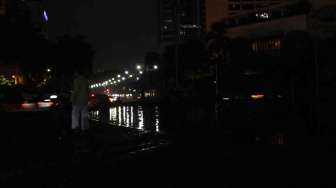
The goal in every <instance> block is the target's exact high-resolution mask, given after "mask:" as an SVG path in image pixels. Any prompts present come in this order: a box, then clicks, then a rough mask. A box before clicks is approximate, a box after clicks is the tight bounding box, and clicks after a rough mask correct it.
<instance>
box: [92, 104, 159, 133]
mask: <svg viewBox="0 0 336 188" xmlns="http://www.w3.org/2000/svg"><path fill="white" fill-rule="evenodd" d="M104 113H105V114H104ZM106 113H107V114H106ZM160 115H161V112H160V107H159V106H140V105H135V106H117V107H111V108H109V110H108V112H102V111H92V112H90V119H91V120H96V121H103V122H104V123H107V124H110V125H115V126H121V127H128V128H135V129H139V130H143V131H150V132H160V131H161V129H160V128H161V127H160V126H161V124H160V123H161V117H160Z"/></svg>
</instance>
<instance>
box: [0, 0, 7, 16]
mask: <svg viewBox="0 0 336 188" xmlns="http://www.w3.org/2000/svg"><path fill="white" fill-rule="evenodd" d="M5 13H6V6H5V0H0V16H3V15H5Z"/></svg>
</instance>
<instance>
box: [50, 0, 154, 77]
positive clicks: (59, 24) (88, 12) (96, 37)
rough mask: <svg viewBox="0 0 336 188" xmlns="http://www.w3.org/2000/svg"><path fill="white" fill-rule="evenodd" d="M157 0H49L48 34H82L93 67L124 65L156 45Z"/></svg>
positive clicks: (129, 64) (139, 59) (136, 60)
mask: <svg viewBox="0 0 336 188" xmlns="http://www.w3.org/2000/svg"><path fill="white" fill-rule="evenodd" d="M156 2H157V0H141V1H140V0H48V2H47V7H48V11H49V34H50V38H51V39H53V38H55V37H56V36H59V35H63V34H66V33H74V34H77V33H79V34H82V35H84V36H86V37H87V39H88V41H89V42H90V43H91V44H92V45H93V47H94V49H95V50H96V59H95V63H94V64H95V66H94V67H95V68H94V69H95V70H97V68H100V69H113V68H126V67H127V66H131V65H133V64H136V63H137V62H139V61H142V60H143V57H144V54H145V52H146V51H149V50H156V49H157V5H156Z"/></svg>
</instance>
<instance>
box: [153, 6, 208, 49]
mask: <svg viewBox="0 0 336 188" xmlns="http://www.w3.org/2000/svg"><path fill="white" fill-rule="evenodd" d="M204 31H205V0H192V1H191V0H160V1H159V42H160V43H165V42H172V41H176V40H178V39H180V40H185V39H188V38H193V37H199V36H201V35H202V34H203V33H204Z"/></svg>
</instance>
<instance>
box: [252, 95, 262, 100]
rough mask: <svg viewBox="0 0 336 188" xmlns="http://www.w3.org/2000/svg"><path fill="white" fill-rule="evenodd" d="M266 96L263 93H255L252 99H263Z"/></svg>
mask: <svg viewBox="0 0 336 188" xmlns="http://www.w3.org/2000/svg"><path fill="white" fill-rule="evenodd" d="M264 97H265V95H263V94H255V95H251V98H252V99H255V100H258V99H263V98H264Z"/></svg>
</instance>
